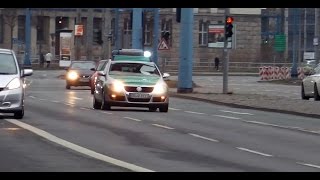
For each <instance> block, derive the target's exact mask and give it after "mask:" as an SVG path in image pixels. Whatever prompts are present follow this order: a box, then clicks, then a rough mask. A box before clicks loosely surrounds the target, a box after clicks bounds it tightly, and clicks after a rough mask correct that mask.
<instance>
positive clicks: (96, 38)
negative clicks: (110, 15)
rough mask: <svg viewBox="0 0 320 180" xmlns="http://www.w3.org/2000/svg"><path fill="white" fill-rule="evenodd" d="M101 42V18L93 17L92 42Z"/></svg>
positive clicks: (96, 43)
mask: <svg viewBox="0 0 320 180" xmlns="http://www.w3.org/2000/svg"><path fill="white" fill-rule="evenodd" d="M102 43H103V40H102V18H93V44H95V45H98V44H99V45H101V44H102Z"/></svg>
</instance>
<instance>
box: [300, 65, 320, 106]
mask: <svg viewBox="0 0 320 180" xmlns="http://www.w3.org/2000/svg"><path fill="white" fill-rule="evenodd" d="M301 98H302V99H305V100H308V99H309V98H314V100H315V101H319V100H320V64H318V65H317V66H316V67H315V68H314V69H313V70H312V71H311V72H310V74H309V75H308V76H307V77H305V78H304V79H303V80H302V83H301Z"/></svg>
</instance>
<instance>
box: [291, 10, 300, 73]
mask: <svg viewBox="0 0 320 180" xmlns="http://www.w3.org/2000/svg"><path fill="white" fill-rule="evenodd" d="M297 11H298V8H293V44H292V68H291V77H297V76H298V72H297V38H296V36H297V34H298V33H297V30H298V27H297Z"/></svg>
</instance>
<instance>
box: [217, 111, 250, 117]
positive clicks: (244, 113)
mask: <svg viewBox="0 0 320 180" xmlns="http://www.w3.org/2000/svg"><path fill="white" fill-rule="evenodd" d="M220 111H221V112H227V113H233V114H243V115H251V116H252V115H253V114H251V113H244V112H235V111H226V110H220Z"/></svg>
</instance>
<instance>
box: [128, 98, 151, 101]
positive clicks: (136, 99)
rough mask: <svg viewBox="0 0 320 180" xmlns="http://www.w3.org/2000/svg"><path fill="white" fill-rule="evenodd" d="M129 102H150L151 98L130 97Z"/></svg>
mask: <svg viewBox="0 0 320 180" xmlns="http://www.w3.org/2000/svg"><path fill="white" fill-rule="evenodd" d="M128 101H129V102H149V101H150V98H147V99H140V98H128Z"/></svg>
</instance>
